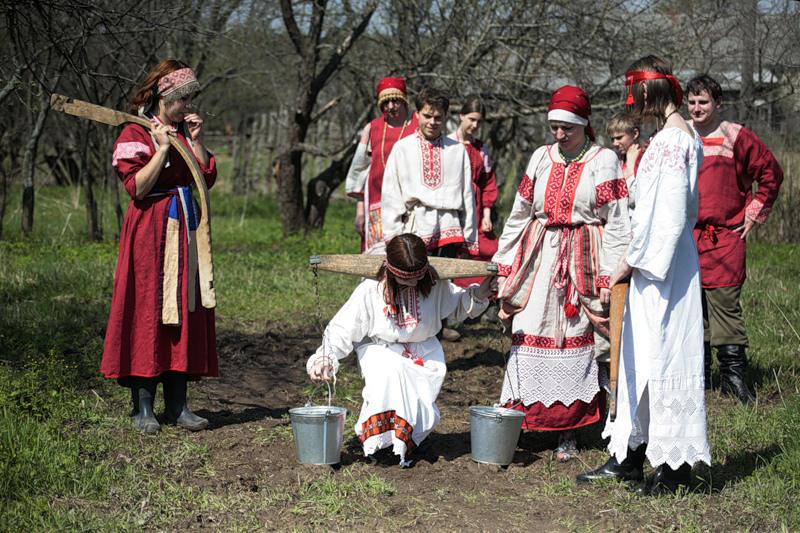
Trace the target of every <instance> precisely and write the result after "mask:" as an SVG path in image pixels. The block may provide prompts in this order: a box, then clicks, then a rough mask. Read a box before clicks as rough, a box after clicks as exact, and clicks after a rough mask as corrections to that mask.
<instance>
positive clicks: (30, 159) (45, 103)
mask: <svg viewBox="0 0 800 533" xmlns="http://www.w3.org/2000/svg"><path fill="white" fill-rule="evenodd" d="M39 91H40V94H39V111H38V113H37V114H36V121H35V122H34V124H33V129H32V130H31V135H30V137H29V138H28V142H27V143H26V144H25V154H24V155H23V157H22V172H23V177H22V236H23V237H27V236H28V235H30V233H31V231H33V207H34V191H33V186H34V173H35V171H36V152H37V151H38V148H39V139H40V138H41V136H42V131H43V130H44V122H45V120H46V119H47V113H48V112H49V111H50V97H49V95H48V94H47V91H45V90H44V87H39Z"/></svg>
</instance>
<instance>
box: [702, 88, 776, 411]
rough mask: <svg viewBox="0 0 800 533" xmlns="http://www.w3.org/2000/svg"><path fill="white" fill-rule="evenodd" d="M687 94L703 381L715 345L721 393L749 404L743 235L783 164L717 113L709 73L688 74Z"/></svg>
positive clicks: (768, 201) (761, 216)
mask: <svg viewBox="0 0 800 533" xmlns="http://www.w3.org/2000/svg"><path fill="white" fill-rule="evenodd" d="M686 93H687V94H688V95H689V114H690V115H691V119H692V122H693V124H694V127H695V129H696V130H697V132H698V133H699V134H700V135H701V137H702V138H703V156H704V159H703V166H702V167H701V169H700V175H699V178H698V189H699V196H700V205H699V213H698V217H697V225H696V226H695V229H694V236H695V239H696V241H697V251H698V254H699V257H700V274H701V279H702V283H703V319H704V325H705V357H706V368H705V370H706V388H707V389H710V388H711V357H712V354H711V349H712V347H716V348H717V359H718V360H719V371H720V383H721V389H722V392H723V393H725V394H731V395H733V396H736V397H737V398H739V400H740V401H741V402H742V403H743V404H752V403H753V402H754V401H755V397H754V396H753V393H752V392H750V390H749V389H748V387H747V384H746V382H745V380H746V377H747V358H746V356H745V348H746V347H747V345H748V342H747V331H746V329H745V323H744V317H743V315H742V307H741V305H740V303H739V298H740V295H741V292H742V285H743V284H744V280H745V276H746V268H745V255H746V252H747V244H746V241H745V237H746V236H747V234H748V233H749V232H750V230H751V229H752V228H753V226H754V225H755V224H763V223H764V222H765V221H766V219H767V216H768V215H769V212H770V209H771V208H772V204H773V203H774V202H775V199H776V198H777V196H778V190H779V188H780V185H781V182H782V181H783V170H782V169H781V166H780V165H779V164H778V162H777V161H776V160H775V157H774V156H773V155H772V152H770V150H769V149H768V148H767V147H766V146H765V145H764V143H763V142H762V141H761V139H759V138H758V137H757V136H756V135H755V134H754V133H753V132H751V131H750V130H748V129H747V128H745V127H744V126H742V125H740V124H736V123H734V122H729V121H727V120H722V117H721V116H720V114H719V109H720V107H721V106H722V89H721V88H720V85H719V83H717V82H716V81H715V80H714V79H713V78H711V77H710V76H708V75H707V74H703V75H701V76H698V77H696V78H694V79H692V80H691V81H690V82H689V83H688V84H687V86H686ZM754 182H757V183H758V187H757V190H756V191H755V192H754V191H753V183H754Z"/></svg>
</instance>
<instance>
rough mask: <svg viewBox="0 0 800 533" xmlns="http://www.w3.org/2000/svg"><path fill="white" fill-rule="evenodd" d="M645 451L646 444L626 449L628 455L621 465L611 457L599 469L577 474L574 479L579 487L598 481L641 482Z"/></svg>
mask: <svg viewBox="0 0 800 533" xmlns="http://www.w3.org/2000/svg"><path fill="white" fill-rule="evenodd" d="M645 451H647V444H642V445H640V446H639V447H638V448H636V449H635V450H631V449H630V448H628V455H627V457H625V459H624V460H623V461H622V462H621V463H620V462H619V461H617V458H616V457H614V456H613V455H612V456H611V458H610V459H609V460H608V461H606V464H604V465H603V466H601V467H600V468H597V469H595V470H591V471H589V472H584V473H583V474H578V476H577V477H576V478H575V479H576V481H577V482H578V483H579V484H581V485H588V484H590V483H594V482H595V481H597V480H600V479H617V480H619V481H641V480H642V479H644V472H643V470H642V467H643V466H644V458H645V456H644V454H645Z"/></svg>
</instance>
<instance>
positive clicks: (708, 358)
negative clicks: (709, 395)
mask: <svg viewBox="0 0 800 533" xmlns="http://www.w3.org/2000/svg"><path fill="white" fill-rule="evenodd" d="M703 362H704V363H705V377H706V390H711V389H712V388H713V383H712V381H711V363H712V354H711V342H709V341H706V342H704V343H703Z"/></svg>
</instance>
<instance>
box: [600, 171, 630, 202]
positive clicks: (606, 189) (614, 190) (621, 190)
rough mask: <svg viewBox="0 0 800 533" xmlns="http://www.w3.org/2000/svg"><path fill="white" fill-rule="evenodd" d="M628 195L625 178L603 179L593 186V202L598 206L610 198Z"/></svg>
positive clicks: (620, 198)
mask: <svg viewBox="0 0 800 533" xmlns="http://www.w3.org/2000/svg"><path fill="white" fill-rule="evenodd" d="M627 197H628V186H627V185H626V184H625V179H622V178H620V179H614V180H608V181H604V182H603V183H601V184H599V185H598V186H597V187H595V203H596V204H597V207H598V208H600V207H602V206H604V205H605V204H607V203H608V202H610V201H612V200H622V199H623V198H627Z"/></svg>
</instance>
